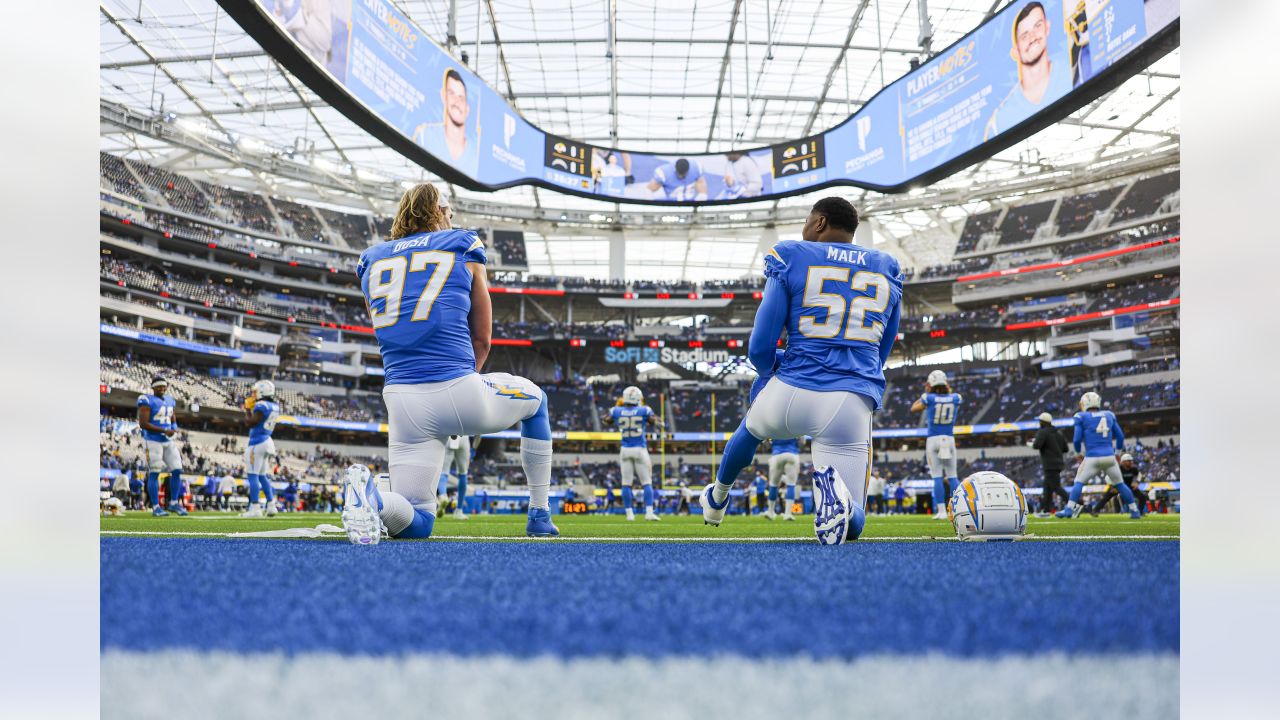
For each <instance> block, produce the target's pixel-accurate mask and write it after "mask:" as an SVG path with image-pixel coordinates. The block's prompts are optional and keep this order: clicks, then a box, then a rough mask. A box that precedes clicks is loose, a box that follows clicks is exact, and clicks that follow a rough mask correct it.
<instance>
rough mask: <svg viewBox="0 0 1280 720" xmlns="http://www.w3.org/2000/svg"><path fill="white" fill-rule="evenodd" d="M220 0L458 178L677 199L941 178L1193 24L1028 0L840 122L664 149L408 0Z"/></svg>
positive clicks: (1033, 127)
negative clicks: (503, 84)
mask: <svg viewBox="0 0 1280 720" xmlns="http://www.w3.org/2000/svg"><path fill="white" fill-rule="evenodd" d="M218 1H219V4H220V5H221V6H222V7H223V8H224V9H225V10H226V11H227V13H228V14H230V15H231V17H232V18H233V19H234V20H235V21H236V22H238V23H239V24H240V25H241V27H243V28H244V29H245V30H246V31H248V32H249V34H250V35H252V36H253V38H254V39H255V40H257V41H258V43H259V44H261V45H262V47H263V49H265V50H266V51H267V52H269V53H270V54H271V55H272V56H273V57H275V58H276V59H277V60H279V61H280V62H281V63H283V64H284V65H285V67H287V68H288V69H289V70H290V71H291V72H292V73H293V74H294V75H296V76H297V77H298V78H299V79H300V80H302V82H304V83H306V84H307V86H308V87H310V88H311V89H312V90H314V91H315V92H316V93H317V94H319V95H320V97H322V98H323V99H324V100H325V101H326V102H327V103H329V104H330V105H331V106H332V107H333V108H335V109H336V110H338V111H339V112H341V113H342V114H344V115H346V116H347V117H348V118H350V119H351V120H352V121H353V122H355V123H356V124H357V125H359V126H360V127H362V128H364V129H365V130H366V131H368V132H369V133H371V134H372V135H373V136H374V137H376V138H378V140H380V141H381V142H383V143H385V144H386V145H387V146H389V147H391V148H394V149H395V150H396V151H398V152H400V153H401V154H402V155H404V156H405V157H406V158H409V159H410V160H412V161H414V162H417V163H418V164H420V165H422V166H423V167H426V168H427V169H429V170H431V171H433V172H435V173H436V174H438V175H439V176H440V177H442V178H443V179H445V180H447V181H449V182H452V183H457V184H459V185H462V186H464V187H466V188H469V189H471V190H497V189H499V188H504V187H511V186H515V185H539V186H542V187H545V188H549V189H551V190H556V191H559V192H564V193H570V194H573V195H581V196H584V197H593V198H604V199H610V200H613V201H621V202H628V203H648V204H662V205H714V204H725V203H736V202H751V201H759V200H761V199H769V198H778V197H785V196H788V195H795V194H798V193H804V192H809V191H811V190H814V189H815V188H819V187H828V186H833V185H854V186H858V187H864V188H869V189H872V190H878V191H882V192H901V191H904V190H907V189H908V188H910V187H912V186H914V185H918V184H926V183H930V182H933V181H935V180H938V179H941V178H943V177H946V176H948V175H950V174H951V173H954V172H955V171H957V170H959V169H961V168H963V167H966V166H968V165H971V164H973V163H975V162H978V161H980V160H983V159H985V158H988V157H990V156H992V155H993V154H995V153H997V152H999V151H1000V150H1003V149H1004V148H1007V147H1009V146H1011V145H1013V144H1014V143H1016V142H1019V141H1021V140H1023V139H1025V138H1027V137H1029V136H1031V135H1032V134H1034V133H1035V132H1037V131H1038V130H1040V129H1041V128H1044V127H1046V126H1048V125H1050V124H1052V123H1054V122H1057V121H1058V120H1059V119H1061V118H1064V117H1066V116H1067V115H1068V114H1070V113H1071V112H1074V111H1075V110H1077V109H1079V108H1080V107H1083V106H1084V105H1085V104H1087V103H1088V102H1090V101H1091V100H1093V99H1095V98H1097V97H1100V96H1101V95H1102V94H1103V93H1105V92H1107V91H1108V90H1110V89H1112V88H1114V87H1116V86H1117V85H1119V84H1120V83H1121V82H1123V81H1124V80H1125V79H1126V78H1129V77H1131V76H1132V75H1133V74H1134V73H1135V72H1138V71H1139V70H1141V69H1142V68H1144V67H1146V66H1147V65H1149V64H1151V63H1152V62H1154V61H1155V60H1157V59H1158V58H1160V57H1161V56H1163V55H1164V54H1166V53H1168V52H1169V51H1170V50H1172V49H1173V48H1174V47H1176V46H1177V44H1178V28H1179V2H1178V0H1014V1H1013V2H1010V3H1009V4H1008V5H1007V6H1006V7H1005V8H1004V9H1002V10H1001V11H1000V12H998V13H996V14H994V15H993V16H992V17H991V18H989V19H988V20H987V21H985V22H983V23H982V24H980V25H978V26H977V27H975V28H974V29H973V30H972V31H970V32H969V33H967V34H966V35H964V36H963V37H961V38H959V39H957V40H956V41H955V42H954V43H952V44H951V45H950V46H948V47H947V48H944V49H943V50H941V51H939V52H937V53H936V54H934V55H933V56H932V57H930V58H928V59H926V60H925V61H924V62H923V63H922V64H920V66H919V67H917V68H916V69H914V70H912V71H911V72H909V73H907V74H906V75H903V76H902V77H900V78H898V79H897V80H896V81H894V82H891V83H889V84H888V85H887V86H885V87H884V88H882V89H881V90H880V91H879V92H877V93H876V94H875V95H874V96H873V97H872V98H871V99H869V100H867V102H866V103H864V104H862V105H861V106H860V107H859V108H858V110H857V112H855V113H854V114H853V115H851V116H849V117H848V118H846V119H845V120H843V121H842V122H840V123H839V124H837V125H835V126H834V127H831V128H828V129H826V130H822V131H819V132H817V133H815V134H812V135H809V136H806V137H798V138H792V139H788V140H786V141H784V142H780V143H777V144H774V145H767V146H763V147H744V148H734V149H731V150H728V151H724V152H718V153H655V152H634V151H628V150H624V149H619V148H610V147H602V146H598V145H593V144H591V143H586V142H582V141H580V140H575V139H572V138H568V137H561V136H557V135H553V134H551V133H548V132H546V131H544V130H542V129H541V128H539V127H537V126H535V125H534V124H533V123H530V122H529V121H528V120H526V119H525V118H524V117H523V116H522V115H521V114H520V112H519V111H517V110H516V109H515V108H514V107H512V105H511V104H510V103H509V102H508V98H507V97H504V94H502V93H500V92H498V91H496V90H494V89H493V88H492V87H490V86H489V84H488V83H486V82H485V81H484V80H483V79H481V78H480V77H479V76H478V75H476V74H475V73H474V72H472V68H470V67H468V66H467V65H465V64H463V63H462V62H460V61H459V60H458V59H457V58H455V57H454V56H453V55H451V54H450V53H449V52H448V51H446V50H445V49H444V48H442V47H440V46H439V45H438V44H436V42H435V41H434V40H433V39H432V38H431V37H429V36H428V35H427V33H426V32H425V31H424V30H423V29H422V28H420V27H419V26H418V25H417V24H416V23H415V22H414V21H413V20H412V19H410V18H409V17H408V16H407V15H406V14H405V13H404V12H403V11H402V10H401V9H400V5H401V3H397V2H394V0H311V1H307V2H299V1H297V0H256V1H254V2H246V1H245V0H218ZM855 22H856V21H855ZM624 39H625V38H624ZM591 41H592V40H591V39H590V38H588V39H587V40H586V41H585V42H591ZM573 92H574V91H573V90H572V89H570V90H568V91H567V93H566V96H567V97H569V98H572V96H573ZM570 102H572V100H570ZM635 102H641V103H647V102H649V100H647V99H646V100H636V101H635ZM843 102H844V101H839V102H835V103H828V104H827V106H826V107H827V108H830V107H831V106H832V105H835V106H839V105H841V104H842V103H843ZM818 109H821V108H815V111H816V110H818ZM619 111H620V112H624V113H625V112H628V109H627V108H626V107H621V108H620V109H619ZM632 112H634V111H632Z"/></svg>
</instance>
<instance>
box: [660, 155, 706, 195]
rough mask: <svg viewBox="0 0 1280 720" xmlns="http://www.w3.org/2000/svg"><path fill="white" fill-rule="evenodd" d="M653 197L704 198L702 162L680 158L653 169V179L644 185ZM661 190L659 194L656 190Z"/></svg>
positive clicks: (704, 180) (704, 185)
mask: <svg viewBox="0 0 1280 720" xmlns="http://www.w3.org/2000/svg"><path fill="white" fill-rule="evenodd" d="M646 187H648V188H649V192H651V193H654V197H655V198H661V199H666V200H706V199H707V178H706V176H705V175H703V173H702V164H701V163H699V162H698V161H697V160H693V161H689V160H686V159H684V158H680V159H678V160H676V161H675V162H673V163H665V164H663V165H659V166H658V167H657V169H655V170H654V171H653V179H652V180H650V181H649V184H648V185H647V186H646ZM659 191H661V193H662V194H661V195H659V194H658V192H659Z"/></svg>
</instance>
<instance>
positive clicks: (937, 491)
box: [933, 477, 947, 512]
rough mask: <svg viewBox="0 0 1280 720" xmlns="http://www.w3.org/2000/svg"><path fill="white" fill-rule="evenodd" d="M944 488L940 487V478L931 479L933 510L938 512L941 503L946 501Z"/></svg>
mask: <svg viewBox="0 0 1280 720" xmlns="http://www.w3.org/2000/svg"><path fill="white" fill-rule="evenodd" d="M946 497H947V495H946V490H945V489H944V488H943V487H942V478H940V477H936V478H934V479H933V511H934V512H938V509H939V508H941V507H942V504H943V503H944V502H946Z"/></svg>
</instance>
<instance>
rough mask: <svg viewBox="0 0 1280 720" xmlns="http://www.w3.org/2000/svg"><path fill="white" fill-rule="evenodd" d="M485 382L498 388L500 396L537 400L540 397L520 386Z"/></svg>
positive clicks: (495, 388)
mask: <svg viewBox="0 0 1280 720" xmlns="http://www.w3.org/2000/svg"><path fill="white" fill-rule="evenodd" d="M485 384H486V385H488V386H489V387H491V388H493V389H494V390H497V391H498V395H499V396H500V397H505V398H511V399H512V400H537V399H538V398H537V396H534V395H530V394H529V393H527V392H525V391H524V390H521V389H520V388H518V387H507V386H505V385H495V384H494V383H491V382H486V383H485Z"/></svg>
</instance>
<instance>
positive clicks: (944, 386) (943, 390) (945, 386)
mask: <svg viewBox="0 0 1280 720" xmlns="http://www.w3.org/2000/svg"><path fill="white" fill-rule="evenodd" d="M939 388H941V389H939ZM929 392H931V393H935V394H937V395H950V394H951V386H950V385H948V384H946V383H943V384H941V385H934V386H933V387H931V388H929Z"/></svg>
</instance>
